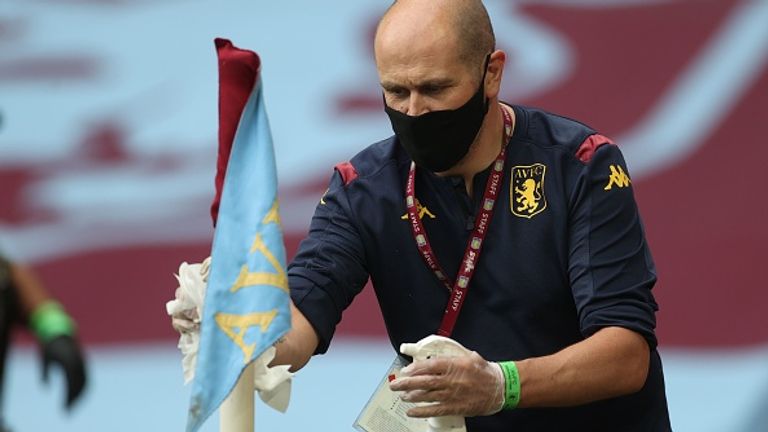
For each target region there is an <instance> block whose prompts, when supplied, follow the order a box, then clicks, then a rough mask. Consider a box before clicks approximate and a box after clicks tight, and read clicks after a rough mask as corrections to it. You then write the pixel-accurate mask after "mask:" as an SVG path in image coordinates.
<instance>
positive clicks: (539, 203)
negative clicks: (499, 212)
mask: <svg viewBox="0 0 768 432" xmlns="http://www.w3.org/2000/svg"><path fill="white" fill-rule="evenodd" d="M546 172H547V167H546V166H545V165H544V164H540V163H535V164H533V165H518V166H514V167H512V184H511V185H510V188H509V189H510V199H509V205H510V209H511V210H512V214H514V215H515V216H519V217H524V218H527V219H530V218H532V217H534V216H536V215H537V214H539V213H541V212H543V211H544V209H546V208H547V197H546V196H545V195H544V175H545V174H546Z"/></svg>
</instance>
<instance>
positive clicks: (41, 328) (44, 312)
mask: <svg viewBox="0 0 768 432" xmlns="http://www.w3.org/2000/svg"><path fill="white" fill-rule="evenodd" d="M29 326H30V328H31V329H32V331H33V332H34V333H35V336H37V339H38V340H39V341H41V342H48V341H49V340H51V339H53V338H55V337H56V336H62V335H66V336H72V335H73V334H74V333H75V323H74V322H73V321H72V318H70V317H69V315H67V313H66V312H65V311H64V308H62V307H61V305H60V304H58V303H57V302H55V301H47V302H45V303H43V304H41V305H40V306H38V307H37V308H35V310H34V311H32V313H31V314H30V316H29Z"/></svg>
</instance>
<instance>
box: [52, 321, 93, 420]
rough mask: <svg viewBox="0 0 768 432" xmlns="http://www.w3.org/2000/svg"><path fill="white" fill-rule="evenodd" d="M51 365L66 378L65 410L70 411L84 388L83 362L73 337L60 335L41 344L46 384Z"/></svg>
mask: <svg viewBox="0 0 768 432" xmlns="http://www.w3.org/2000/svg"><path fill="white" fill-rule="evenodd" d="M51 364H57V365H58V366H60V367H61V368H62V370H63V371H64V375H65V376H66V377H67V399H66V408H67V409H70V408H72V405H73V404H74V402H75V401H76V400H77V398H78V397H79V396H80V394H81V393H82V391H83V388H84V387H85V362H84V361H83V356H82V354H81V352H80V347H79V346H78V344H77V341H75V339H74V338H73V337H71V336H67V335H61V336H57V337H55V338H53V339H51V340H49V341H47V342H45V343H44V344H43V381H44V382H46V383H47V382H48V370H49V368H50V366H51Z"/></svg>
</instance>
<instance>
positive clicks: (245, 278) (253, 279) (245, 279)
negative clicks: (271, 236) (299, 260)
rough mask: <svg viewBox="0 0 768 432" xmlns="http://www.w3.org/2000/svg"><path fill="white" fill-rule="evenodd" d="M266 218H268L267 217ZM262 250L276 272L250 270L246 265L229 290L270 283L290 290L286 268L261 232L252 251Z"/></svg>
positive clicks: (257, 235) (254, 242) (254, 241)
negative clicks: (270, 248)
mask: <svg viewBox="0 0 768 432" xmlns="http://www.w3.org/2000/svg"><path fill="white" fill-rule="evenodd" d="M265 219H266V218H265ZM257 251H258V252H261V254H262V255H264V257H265V258H266V259H267V261H269V263H270V264H272V268H274V269H275V271H276V273H270V272H250V271H249V270H248V266H247V265H244V266H243V267H242V268H241V269H240V274H239V275H238V276H237V280H235V284H234V285H232V288H230V289H229V290H230V291H232V292H237V291H239V290H240V289H242V288H246V287H250V286H254V285H270V286H273V287H275V288H279V289H281V290H283V291H285V292H288V277H287V276H286V275H285V270H284V269H283V267H282V266H281V265H280V262H279V261H278V260H277V258H275V256H274V255H273V254H272V252H271V251H270V250H269V248H267V245H266V244H264V240H262V238H261V235H260V234H256V238H255V239H254V240H253V246H251V253H253V252H257Z"/></svg>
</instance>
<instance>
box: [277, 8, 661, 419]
mask: <svg viewBox="0 0 768 432" xmlns="http://www.w3.org/2000/svg"><path fill="white" fill-rule="evenodd" d="M375 57H376V65H377V69H378V73H379V78H380V81H381V86H382V89H383V93H384V104H385V108H386V109H385V110H386V113H387V115H388V116H389V118H390V121H391V122H392V126H393V129H394V131H395V136H394V137H391V138H389V139H386V140H384V141H382V142H379V143H376V144H374V145H372V146H370V147H368V148H367V149H365V150H364V151H362V152H361V153H359V154H358V155H357V156H355V157H354V158H352V160H351V161H350V162H348V163H344V164H340V165H338V166H337V167H336V172H335V173H334V175H333V177H332V178H331V181H330V186H329V188H328V191H327V193H326V194H325V195H324V196H323V198H322V199H321V200H320V204H319V205H318V207H317V209H316V211H315V215H314V217H313V219H312V223H311V227H310V231H309V235H308V237H307V238H306V239H305V240H304V241H303V242H302V244H301V246H300V248H299V251H298V253H297V255H296V257H295V259H294V261H293V262H292V263H291V265H290V266H289V271H288V274H289V285H290V289H291V296H292V300H293V304H294V305H293V306H292V324H293V328H292V330H291V332H290V333H289V334H288V335H287V336H286V338H285V339H284V340H283V341H281V342H280V343H278V345H277V347H278V355H277V358H276V360H275V362H274V363H275V364H291V365H292V366H293V368H294V369H299V368H301V367H303V366H304V365H305V364H306V362H307V361H308V360H309V358H310V357H311V356H312V355H313V354H317V353H323V352H325V351H326V350H327V348H328V345H329V343H330V340H331V338H332V335H333V332H334V329H335V326H336V324H337V323H338V322H339V320H340V319H341V314H342V311H343V310H344V309H345V308H346V307H347V306H348V305H349V304H350V303H351V301H352V299H353V298H354V296H355V295H356V294H357V293H358V292H359V291H360V290H361V289H362V287H363V286H364V285H365V283H366V281H367V279H368V278H369V277H370V279H371V280H372V282H373V286H374V289H375V291H376V295H377V297H378V300H379V304H380V307H381V310H382V313H383V316H384V320H385V323H386V326H387V331H388V334H389V337H390V340H391V342H392V345H393V346H394V347H395V349H398V347H399V346H400V344H401V343H404V342H416V341H418V340H420V339H422V338H424V337H425V336H427V335H430V334H434V333H438V332H439V333H441V334H443V335H450V337H451V338H453V339H454V340H456V341H458V342H460V343H461V344H463V345H464V346H465V347H467V348H469V349H471V350H473V351H475V353H473V354H472V355H470V356H467V357H462V358H453V359H445V358H436V359H429V360H424V361H418V362H415V363H414V364H412V365H411V366H409V367H408V368H407V372H406V374H405V375H406V376H405V377H402V378H400V379H397V380H395V381H394V382H392V383H391V388H392V389H393V390H396V391H400V392H402V397H403V399H405V400H408V401H414V402H436V403H435V404H431V405H428V406H420V407H417V408H414V409H412V410H411V411H410V412H409V415H412V416H416V417H432V416H443V415H461V416H466V417H467V428H468V430H470V431H508V430H521V431H529V430H546V431H549V430H590V431H595V430H598V431H600V430H610V431H630V430H637V431H666V430H669V429H670V425H669V418H668V414H667V406H666V398H665V393H664V380H663V373H662V368H661V361H660V358H659V355H658V353H657V351H656V337H655V335H654V328H655V311H656V310H657V306H656V303H655V301H654V299H653V296H652V295H651V292H650V290H651V287H652V286H653V284H654V282H655V280H656V276H655V272H654V267H653V263H652V261H651V258H650V254H649V251H648V247H647V245H646V242H645V238H644V234H643V230H642V227H641V224H640V219H639V216H638V211H637V208H636V206H635V202H634V198H633V193H632V186H631V180H630V178H629V176H628V175H627V170H626V165H625V163H624V161H623V159H622V157H621V154H620V152H619V150H618V149H617V147H616V146H615V145H613V144H612V143H611V141H610V140H609V139H608V138H606V137H603V136H601V135H599V134H597V133H596V132H595V131H594V130H592V129H590V128H589V127H587V126H585V125H582V124H580V123H577V122H575V121H572V120H569V119H565V118H563V117H559V116H555V115H552V114H548V113H545V112H543V111H540V110H535V109H529V108H523V107H517V106H514V107H513V106H508V105H504V104H500V103H499V88H500V84H501V79H502V74H503V71H504V64H505V61H506V55H505V53H504V52H503V51H500V50H496V49H495V40H494V36H493V30H492V28H491V24H490V21H489V19H488V16H487V12H486V11H485V8H484V7H483V5H482V3H481V2H480V1H479V0H400V1H397V2H396V3H395V4H394V5H392V7H391V8H390V9H389V10H388V11H387V13H386V14H385V16H384V17H383V18H382V20H381V22H380V24H379V27H378V29H377V32H376V39H375ZM491 216H492V218H491ZM446 305H448V307H447V306H446ZM451 311H453V312H451Z"/></svg>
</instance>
